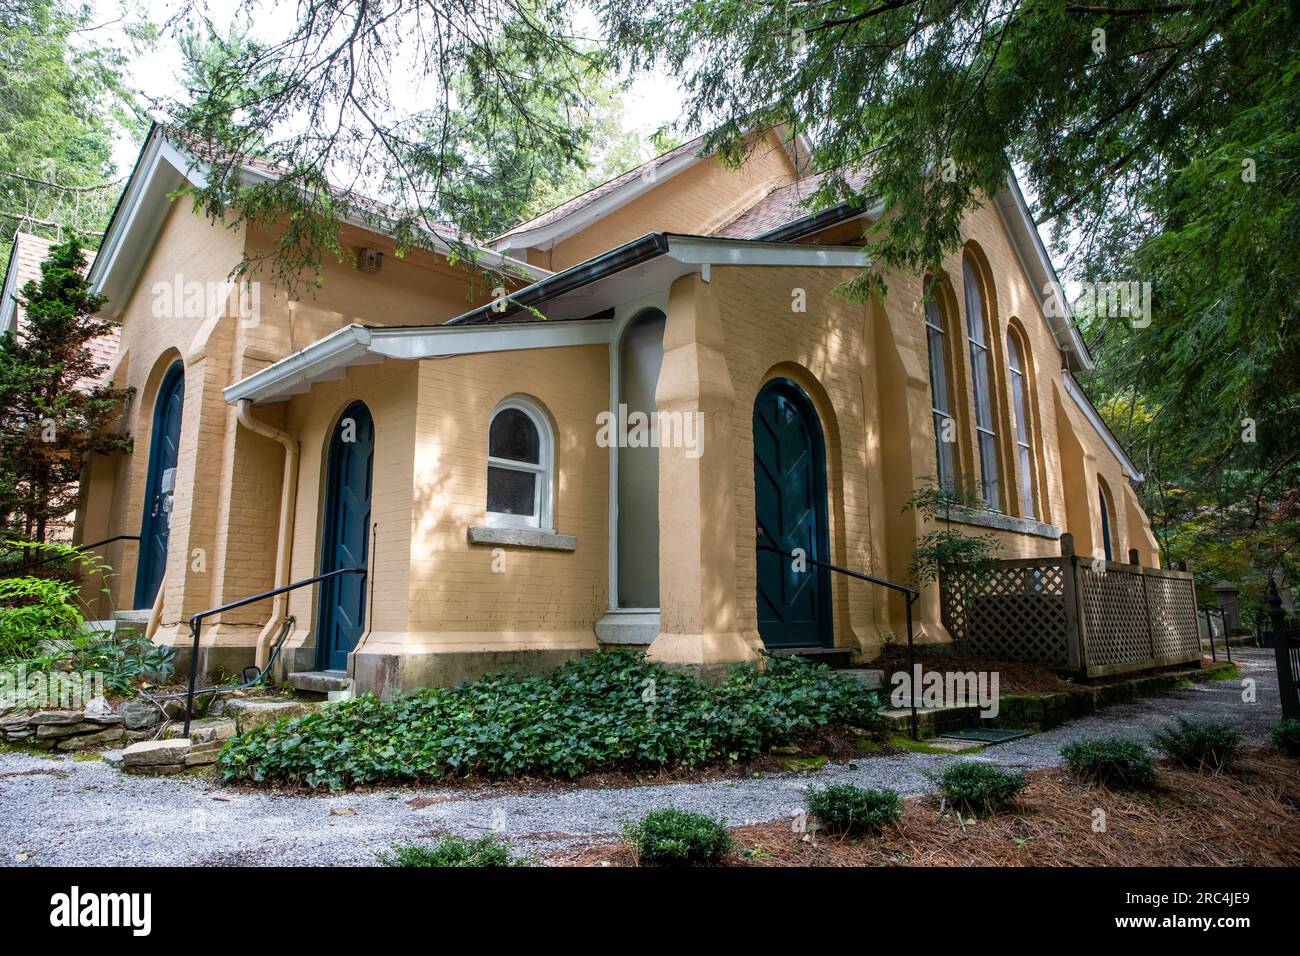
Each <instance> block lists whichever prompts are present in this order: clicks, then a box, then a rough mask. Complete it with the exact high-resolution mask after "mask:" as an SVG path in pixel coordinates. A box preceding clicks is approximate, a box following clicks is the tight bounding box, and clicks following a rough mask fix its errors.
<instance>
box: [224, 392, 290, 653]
mask: <svg viewBox="0 0 1300 956" xmlns="http://www.w3.org/2000/svg"><path fill="white" fill-rule="evenodd" d="M235 411H236V414H237V416H238V418H239V424H241V425H243V426H244V427H245V428H247V429H248V430H249V431H251V432H254V433H256V434H258V435H261V436H262V437H263V438H270V439H271V440H272V441H278V442H279V443H280V444H281V445H283V446H284V479H283V480H282V481H281V483H280V530H279V536H278V537H277V539H276V543H275V583H274V584H273V585H272V587H273V588H282V587H284V586H285V585H286V584H288V583H289V560H290V552H291V550H292V548H293V513H294V504H295V502H296V500H297V497H298V440H297V439H296V438H294V437H293V436H292V435H290V434H289V433H288V432H286V431H281V430H280V429H278V428H275V427H273V426H271V425H268V424H266V422H262V421H258V420H257V419H256V418H254V417H253V403H252V402H251V401H249V400H248V399H246V398H243V399H240V400H239V402H238V404H237V405H236V406H235ZM287 606H288V597H287V595H285V594H277V595H276V596H275V598H274V599H273V600H272V604H271V617H270V618H269V619H268V620H267V622H266V626H265V627H263V628H262V631H261V633H260V634H258V635H257V657H256V663H257V666H258V667H259V668H263V667H265V666H266V659H267V655H268V653H269V651H268V645H269V644H270V642H271V638H272V637H274V636H275V634H276V632H277V631H279V630H280V628H281V627H282V626H283V625H284V619H285V611H286V608H287Z"/></svg>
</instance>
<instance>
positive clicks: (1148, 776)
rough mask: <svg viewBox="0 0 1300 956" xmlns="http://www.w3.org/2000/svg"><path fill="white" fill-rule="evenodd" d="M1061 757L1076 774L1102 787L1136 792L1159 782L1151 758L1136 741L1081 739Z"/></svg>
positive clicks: (1123, 739)
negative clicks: (1156, 781)
mask: <svg viewBox="0 0 1300 956" xmlns="http://www.w3.org/2000/svg"><path fill="white" fill-rule="evenodd" d="M1061 756H1062V757H1063V758H1065V765H1066V766H1067V767H1069V768H1070V772H1071V773H1072V774H1074V775H1075V776H1076V777H1078V778H1079V779H1080V780H1084V781H1087V782H1088V783H1092V784H1096V785H1098V786H1102V787H1116V788H1127V789H1135V788H1140V787H1149V786H1151V784H1153V783H1155V779H1156V771H1155V767H1154V766H1152V764H1151V755H1150V754H1148V753H1147V751H1146V748H1145V747H1143V746H1142V745H1141V744H1140V743H1138V742H1137V741H1136V740H1126V739H1125V738H1123V737H1106V738H1104V739H1102V740H1080V741H1076V742H1075V743H1072V744H1066V745H1065V746H1064V747H1062V748H1061Z"/></svg>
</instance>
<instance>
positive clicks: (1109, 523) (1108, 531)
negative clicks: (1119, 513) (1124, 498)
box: [1097, 475, 1115, 561]
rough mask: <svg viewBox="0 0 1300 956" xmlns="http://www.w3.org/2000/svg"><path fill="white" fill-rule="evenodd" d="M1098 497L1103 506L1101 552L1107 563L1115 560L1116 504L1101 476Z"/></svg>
mask: <svg viewBox="0 0 1300 956" xmlns="http://www.w3.org/2000/svg"><path fill="white" fill-rule="evenodd" d="M1097 497H1098V498H1099V499H1100V501H1099V502H1098V504H1099V505H1100V506H1101V550H1102V553H1103V554H1104V555H1105V556H1106V560H1107V561H1114V560H1115V542H1114V539H1113V536H1114V533H1115V532H1114V527H1115V525H1114V523H1113V519H1114V517H1115V503H1114V502H1113V501H1112V500H1111V497H1110V489H1109V488H1108V487H1106V481H1105V479H1104V478H1102V477H1101V476H1100V475H1098V476H1097Z"/></svg>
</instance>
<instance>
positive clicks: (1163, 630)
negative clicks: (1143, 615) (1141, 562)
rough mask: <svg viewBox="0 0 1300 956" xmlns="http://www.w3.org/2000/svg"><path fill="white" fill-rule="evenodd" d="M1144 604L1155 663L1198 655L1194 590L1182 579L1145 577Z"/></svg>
mask: <svg viewBox="0 0 1300 956" xmlns="http://www.w3.org/2000/svg"><path fill="white" fill-rule="evenodd" d="M1143 580H1144V581H1145V583H1146V588H1147V604H1148V607H1149V608H1150V612H1151V650H1152V654H1153V656H1155V657H1156V658H1158V659H1162V660H1167V659H1170V658H1193V657H1200V655H1201V635H1200V631H1199V628H1198V622H1197V620H1196V590H1195V588H1194V587H1193V586H1192V582H1191V581H1189V580H1187V579H1185V578H1166V577H1160V576H1157V575H1145V576H1144V577H1143Z"/></svg>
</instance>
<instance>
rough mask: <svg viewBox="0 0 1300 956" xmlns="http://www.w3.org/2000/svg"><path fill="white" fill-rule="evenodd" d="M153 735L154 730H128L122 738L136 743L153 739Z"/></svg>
mask: <svg viewBox="0 0 1300 956" xmlns="http://www.w3.org/2000/svg"><path fill="white" fill-rule="evenodd" d="M153 735H154V732H153V731H152V730H128V731H126V732H125V733H124V734H123V735H122V739H123V740H125V741H128V742H129V743H136V742H137V741H141V740H153Z"/></svg>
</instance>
